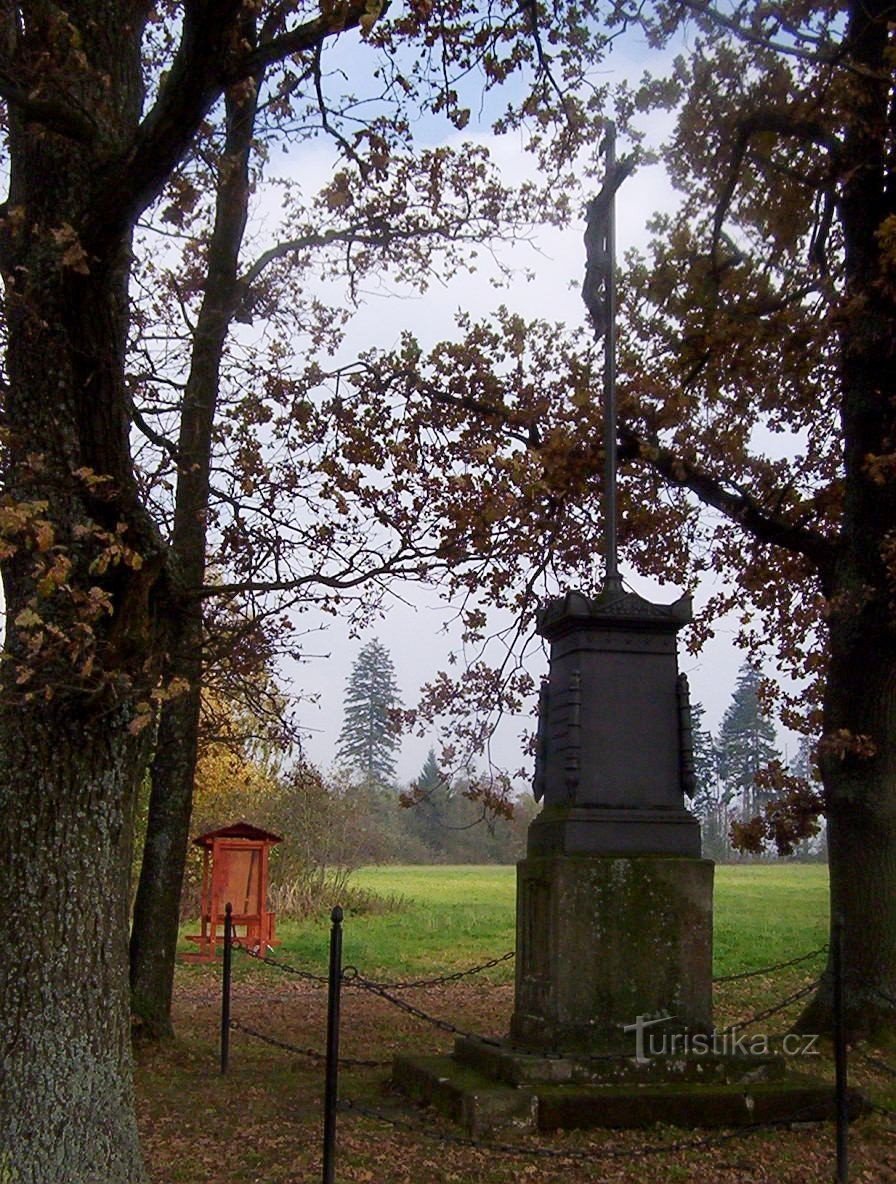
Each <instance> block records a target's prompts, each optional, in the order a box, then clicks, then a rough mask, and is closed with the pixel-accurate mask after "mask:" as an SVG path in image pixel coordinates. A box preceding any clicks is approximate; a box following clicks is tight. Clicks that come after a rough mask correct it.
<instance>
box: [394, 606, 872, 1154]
mask: <svg viewBox="0 0 896 1184" xmlns="http://www.w3.org/2000/svg"><path fill="white" fill-rule="evenodd" d="M689 620H690V604H689V601H688V600H687V598H684V599H682V600H680V601H678V602H677V603H676V604H673V605H655V604H650V603H649V602H647V601H646V600H643V599H642V598H641V597H639V596H635V595H633V594H630V593H626V592H624V591H622V589H621V587H620V586H618V583H617V584H616V585H610V586H608V587H607V588H606V589H605V590H604V592H603V593H602V594H601V595H600V596H599V597H597V598H596V599H593V600H592V599H589V598H588V597H586V596H582V595H581V594H580V593H576V592H570V593H567V595H566V596H564V597H562V598H561V599H559V600H555V601H552V602H551V603H550V604H548V605H547V606H546V607H545V609H544V610H543V611H542V612H541V614H540V617H539V632H540V633H541V634H542V636H543V637H545V638H546V639H547V640H548V641H550V643H551V657H550V673H549V676H548V678H547V679H546V680H545V681H544V683H543V684H542V688H541V696H540V700H539V710H538V744H537V752H536V762H535V777H534V781H533V788H534V792H535V796H536V798H537V799H543V801H544V808H543V810H542V812H541V814H540V815H539V816H538V818H536V819H535V820H534V821H533V822H532V824H531V826H530V827H529V839H528V848H527V855H526V858H525V859H524V860H523V861H522V862H521V863H520V864H519V865H518V878H517V948H516V953H517V965H516V995H515V1007H514V1012H513V1018H512V1020H511V1025H510V1035H509V1037H508V1038H507V1039H505V1040H502V1039H494V1040H492V1039H468V1038H461V1039H459V1040H458V1041H457V1043H456V1044H455V1049H454V1055H453V1056H443V1057H413V1056H401V1057H398V1058H396V1061H395V1067H394V1074H393V1079H394V1081H395V1083H396V1084H397V1085H399V1086H400V1087H401V1088H402V1089H403V1090H404V1091H405V1092H406V1093H408V1094H409V1095H410V1096H411V1097H413V1098H415V1099H416V1100H418V1101H421V1102H427V1103H431V1104H433V1105H435V1106H437V1107H439V1108H440V1109H442V1110H443V1111H444V1112H445V1113H447V1114H449V1115H450V1116H451V1117H452V1118H454V1119H455V1120H456V1121H457V1122H459V1123H460V1124H462V1125H463V1126H464V1127H466V1129H467V1130H468V1131H470V1132H471V1133H473V1134H475V1135H483V1134H487V1133H488V1132H490V1131H492V1130H499V1129H501V1128H507V1127H511V1128H513V1127H516V1128H519V1129H524V1130H553V1129H556V1128H560V1127H562V1128H571V1127H587V1126H646V1125H649V1124H650V1123H654V1122H668V1123H677V1124H680V1125H683V1126H737V1125H750V1124H753V1123H757V1122H765V1121H769V1120H774V1121H778V1122H787V1121H791V1120H792V1121H794V1122H796V1121H799V1122H805V1121H810V1120H812V1119H820V1118H827V1117H830V1116H831V1115H832V1114H833V1090H832V1088H831V1087H830V1086H829V1085H826V1084H824V1083H819V1082H815V1081H812V1080H810V1079H806V1078H803V1077H798V1076H797V1075H795V1074H791V1073H789V1072H788V1071H787V1069H786V1065H785V1062H784V1061H783V1060H782V1059H780V1058H776V1057H767V1056H760V1057H756V1056H732V1055H728V1050H727V1049H725V1048H724V1045H723V1046H722V1049H721V1052H720V1050H719V1047H718V1046H717V1042H716V1041H715V1040H714V1039H713V1037H712V1030H713V1029H712V882H713V865H712V863H711V862H709V861H708V860H704V859H701V858H700V829H699V826H698V823H697V820H696V819H695V818H694V817H693V815H691V814H690V813H689V812H688V811H687V810H686V809H685V806H684V794H685V793H693V790H694V776H693V759H692V757H693V754H692V746H691V722H690V708H689V705H688V689H687V680H686V679H685V678H684V677H683V676H680V675H679V673H678V660H677V655H676V644H675V635H676V633H677V631H678V629H679V628H680V627H681V626H682V625H684V624H686V623H687V621H689ZM858 1105H859V1102H858V1101H857V1100H856V1101H855V1102H854V1106H858Z"/></svg>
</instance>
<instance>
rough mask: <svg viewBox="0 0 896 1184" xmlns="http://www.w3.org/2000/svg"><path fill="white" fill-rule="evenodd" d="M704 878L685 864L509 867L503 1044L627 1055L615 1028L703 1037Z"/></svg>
mask: <svg viewBox="0 0 896 1184" xmlns="http://www.w3.org/2000/svg"><path fill="white" fill-rule="evenodd" d="M712 880H713V865H712V863H711V862H710V861H709V860H704V859H693V858H690V857H688V856H664V855H638V856H612V855H544V856H531V855H530V856H529V858H527V859H525V860H523V861H522V862H521V863H520V864H518V865H517V960H516V961H517V966H516V994H515V1007H514V1013H513V1019H512V1021H511V1029H510V1033H511V1039H512V1040H513V1041H514V1042H515V1043H517V1044H520V1045H522V1046H524V1047H526V1048H529V1049H532V1050H533V1051H534V1050H537V1049H556V1050H562V1051H563V1052H576V1053H578V1052H583V1053H620V1054H626V1053H628V1054H630V1053H631V1052H632V1050H633V1039H634V1037H633V1036H632V1035H631V1033H628V1034H627V1033H626V1032H625V1031H624V1029H625V1027H626V1026H627V1025H631V1024H634V1022H635V1021H636V1020H637V1018H638V1016H642V1017H646V1016H653V1015H662V1016H663V1017H665V1019H664V1024H663V1029H662V1030H663V1032H664V1033H666V1034H668V1035H669V1036H671V1035H672V1034H674V1033H676V1032H688V1033H691V1034H694V1033H708V1032H710V1031H711V1030H712Z"/></svg>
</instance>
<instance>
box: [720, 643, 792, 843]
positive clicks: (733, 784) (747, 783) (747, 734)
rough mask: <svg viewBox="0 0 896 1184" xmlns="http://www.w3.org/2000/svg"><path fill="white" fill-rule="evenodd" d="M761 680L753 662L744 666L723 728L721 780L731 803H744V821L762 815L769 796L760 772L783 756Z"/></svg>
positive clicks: (742, 809)
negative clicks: (765, 708) (761, 694)
mask: <svg viewBox="0 0 896 1184" xmlns="http://www.w3.org/2000/svg"><path fill="white" fill-rule="evenodd" d="M761 680H762V675H761V674H760V672H759V670H758V669H757V668H756V667H755V666H753V665H752V664H751V663H749V662H745V663H744V664H743V665H742V666H741V668H740V670H739V671H738V674H737V685H736V687H735V688H734V694H733V695H732V696H731V702H730V704H729V705H728V708H727V710H726V711H725V714H724V716H723V717H722V723H721V726H720V728H719V739H718V749H719V775H720V779H721V781H722V784H723V786H724V787H725V791H726V793H727V794H728V800H730V801H735V800H738V801H739V802H740V807H741V811H740V812H741V817H742V818H743V819H744V820H749V819H750V818H752V817H754V815H756V814H758V813H759V812H760V811H761V809H762V806H763V804H764V802H765V799H766V797H767V796H768V795H766V794H764V792H763V791H761V790H760V789H759V788H758V787H757V785H756V775H757V773H759V772H760V771H761V770H762V769H764V768H766V767H767V766H768V765H769V764H770V763H771V762H772V761H775V760H779V759H780V756H781V754H780V752H779V751H778V747H777V743H776V736H775V728H774V725H773V724H772V722H771V721H770V720H769V719H768V717H767V716H766V714H765V713H764V711H763V709H762V705H761V703H760V701H759V684H760V682H761ZM772 796H773V795H772Z"/></svg>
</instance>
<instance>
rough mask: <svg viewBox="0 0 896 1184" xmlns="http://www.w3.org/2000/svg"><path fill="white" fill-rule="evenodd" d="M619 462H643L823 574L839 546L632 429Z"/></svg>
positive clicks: (624, 435) (625, 432)
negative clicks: (795, 553) (796, 554)
mask: <svg viewBox="0 0 896 1184" xmlns="http://www.w3.org/2000/svg"><path fill="white" fill-rule="evenodd" d="M619 444H620V450H619V458H620V460H630V461H641V462H643V463H645V464H647V465H649V466H650V467H651V468H652V469H654V470H655V471H656V472H657V473H659V475H660V476H661V477H662V478H663V479H664V480H665V481H668V482H669V483H670V484H671V485H677V486H679V487H680V488H683V489H689V490H690V491H691V493H693V494H694V495H695V496H696V497H697V498H698V499H699V500H700V501H701V502H702V503H703V504H704V505H706V506H712V507H713V509H716V510H718V511H719V512H720V513H722V514H724V515H725V517H726V518H728V519H730V520H731V521H732V522H735V523H736V524H737V525H738V526H739V527H741V529H743V530H745V531H746V532H747V533H748V534H751V535H752V536H753V537H754V538H755V539H756V540H757V541H759V542H760V543H766V544H769V545H771V546H776V547H783V548H785V549H786V550H788V551H795V552H797V553H798V554H800V555H803V556H805V558H806V559H808V560H809V561H810V562H811V563H812V564H813V565H814V566H815V567H816V568H817V570H818V571H819V573H820V574H821V575H822V576H824V575H825V573H827V572H829V571H830V569H831V567H832V565H833V563H834V560H835V557H836V550H837V549H836V546H835V544H834V543H832V542H831V541H830V540H829V539H827V538H825V536H824V535H822V534H820V533H819V532H817V531H814V530H810V529H808V528H807V527H805V526H802V525H800V524H799V523H797V522H794V521H793V520H792V519H789V518H785V517H783V516H782V515H780V514H776V513H774V512H772V511H770V510H769V509H768V508H767V507H765V506H763V505H761V504H760V503H759V502H758V501H757V500H756V499H755V498H754V497H752V496H751V495H750V494H749V493H747V492H746V491H745V490H742V489H734V488H732V487H731V485H730V483H727V482H725V481H723V480H721V479H719V478H718V477H715V476H714V475H713V474H711V473H709V472H707V471H706V470H705V469H702V468H700V466H699V465H696V464H694V462H693V461H689V460H685V459H684V458H682V457H680V456H678V455H676V454H675V453H674V452H672V451H671V450H670V449H668V448H663V447H662V446H660V445H658V444H656V443H653V442H651V441H648V440H645V439H643V437H641V436H639V435H638V434H637V433H636V432H634V431H632V430H631V429H629V428H625V427H620V429H619Z"/></svg>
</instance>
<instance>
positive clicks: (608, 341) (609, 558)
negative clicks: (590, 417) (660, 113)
mask: <svg viewBox="0 0 896 1184" xmlns="http://www.w3.org/2000/svg"><path fill="white" fill-rule="evenodd" d="M604 154H605V165H606V171H605V176H604V183H603V186H602V187H601V191H600V193H599V194H598V195H597V197H595V198H593V199H592V200H591V201H590V202H589V203H588V210H587V225H586V229H585V282H584V283H583V285H582V299H583V300H584V301H585V306H586V307H587V309H588V312H589V313H590V315H591V324H592V325H593V326H594V332H595V334H596V335H597V337H599V338H600V337H603V338H604V391H603V412H604V563H605V572H604V581H605V582H604V589H605V591H611V592H617V591H620V590H621V588H622V582H621V580H620V578H619V565H618V563H619V561H618V554H617V540H616V518H617V498H616V190H617V189H618V188H619V186H620V185H621V184H622V182H623V181H624V180H625V178H626V177H627V176H628V174H629V173H630V172H631V169H632V163H631V162H630V161H625V162H623V163H621V164H620V163H617V160H616V125H615V123H613V121H612V120H607V123H606V135H605V137H604Z"/></svg>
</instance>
